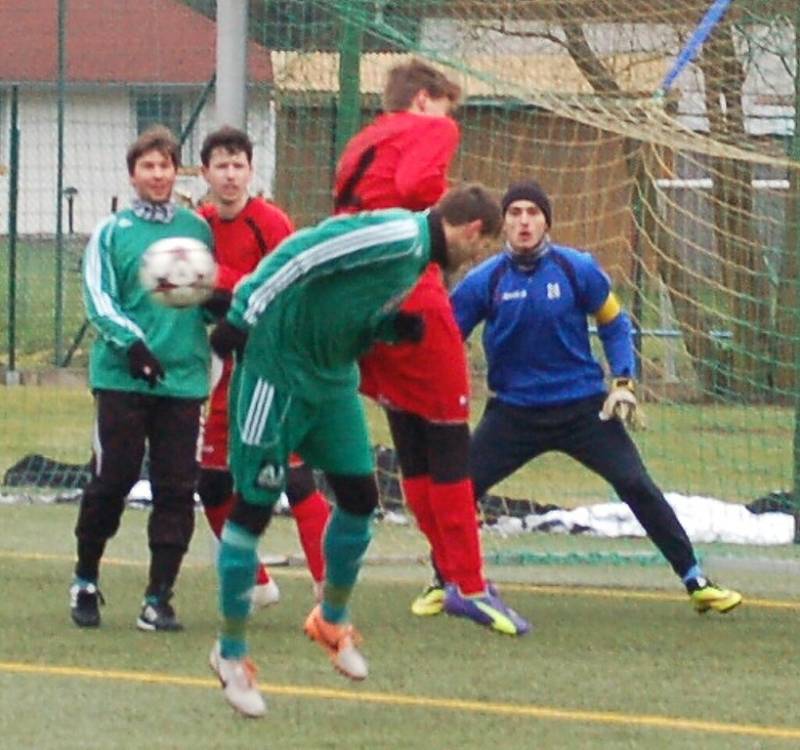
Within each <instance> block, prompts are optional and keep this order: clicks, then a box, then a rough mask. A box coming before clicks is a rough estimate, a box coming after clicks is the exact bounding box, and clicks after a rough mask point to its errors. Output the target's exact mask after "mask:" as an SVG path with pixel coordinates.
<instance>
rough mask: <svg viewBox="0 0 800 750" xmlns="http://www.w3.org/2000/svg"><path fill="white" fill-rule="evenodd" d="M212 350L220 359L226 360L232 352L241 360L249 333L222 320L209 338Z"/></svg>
mask: <svg viewBox="0 0 800 750" xmlns="http://www.w3.org/2000/svg"><path fill="white" fill-rule="evenodd" d="M208 340H209V343H210V344H211V348H212V349H213V350H214V354H216V355H217V356H218V357H219V358H220V359H225V358H226V357H227V356H228V355H229V354H230V353H231V352H236V356H237V357H238V358H241V356H242V352H243V351H244V345H245V344H246V343H247V331H243V330H242V329H241V328H237V327H236V326H235V325H233V323H229V322H228V321H227V320H220V322H219V323H217V325H216V326H214V330H213V331H211V335H210V336H209V337H208Z"/></svg>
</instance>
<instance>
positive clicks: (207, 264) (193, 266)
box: [139, 237, 217, 307]
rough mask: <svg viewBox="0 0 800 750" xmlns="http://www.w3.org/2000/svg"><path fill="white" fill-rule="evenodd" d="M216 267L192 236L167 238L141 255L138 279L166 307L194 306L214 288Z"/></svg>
mask: <svg viewBox="0 0 800 750" xmlns="http://www.w3.org/2000/svg"><path fill="white" fill-rule="evenodd" d="M216 275H217V265H216V263H215V262H214V256H213V255H212V254H211V251H210V250H209V249H208V247H207V246H206V244H205V243H204V242H201V241H200V240H196V239H194V238H193V237H167V238H166V239H163V240H158V241H157V242H154V243H153V244H152V245H150V247H148V248H147V250H145V251H144V254H143V255H142V260H141V265H140V266H139V279H140V281H141V282H142V286H143V287H144V288H145V289H146V290H147V291H148V292H150V294H151V295H152V297H153V299H155V300H156V301H157V302H159V303H161V304H162V305H166V306H167V307H192V306H193V305H199V304H202V303H203V302H205V301H206V300H207V299H208V298H209V297H210V296H211V292H212V290H213V289H214V280H215V278H216Z"/></svg>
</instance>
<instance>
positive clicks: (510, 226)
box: [501, 180, 553, 253]
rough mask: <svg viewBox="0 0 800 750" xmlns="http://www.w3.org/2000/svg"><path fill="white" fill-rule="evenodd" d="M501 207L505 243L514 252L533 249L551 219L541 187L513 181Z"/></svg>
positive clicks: (547, 227)
mask: <svg viewBox="0 0 800 750" xmlns="http://www.w3.org/2000/svg"><path fill="white" fill-rule="evenodd" d="M501 206H502V208H503V226H504V229H505V233H506V240H507V241H508V244H509V245H511V247H512V248H513V249H514V251H516V252H518V253H526V252H532V251H533V250H535V249H536V248H537V247H538V246H539V243H540V242H541V241H542V239H543V237H544V236H545V234H547V230H548V229H550V224H551V223H552V220H553V210H552V208H551V206H550V199H549V198H548V197H547V193H546V192H545V190H544V188H543V187H542V186H541V185H540V184H539V183H538V182H534V181H533V180H527V181H525V182H515V183H514V184H513V185H511V186H510V187H509V188H508V190H506V193H505V195H504V196H503V200H502V201H501Z"/></svg>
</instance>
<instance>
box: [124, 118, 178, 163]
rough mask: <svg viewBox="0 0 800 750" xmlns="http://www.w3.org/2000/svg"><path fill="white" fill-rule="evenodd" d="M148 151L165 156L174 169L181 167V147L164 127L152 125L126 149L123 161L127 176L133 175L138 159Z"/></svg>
mask: <svg viewBox="0 0 800 750" xmlns="http://www.w3.org/2000/svg"><path fill="white" fill-rule="evenodd" d="M148 151H158V152H159V153H161V154H162V155H164V156H166V157H167V158H168V159H170V160H171V161H172V165H173V166H174V167H175V169H177V168H178V167H179V166H180V165H181V147H180V144H179V143H178V140H177V139H176V138H175V136H174V135H173V134H172V131H171V130H170V129H169V128H167V127H165V126H164V125H152V126H150V127H149V128H147V130H145V131H144V132H143V133H142V134H141V135H140V136H139V137H138V138H137V139H136V140H135V141H134V142H133V143H131V145H130V146H129V147H128V153H127V154H126V155H125V160H126V161H127V163H128V174H129V175H132V174H133V170H134V168H135V167H136V162H137V161H138V160H139V158H140V157H141V156H142V155H143V154H146V153H147V152H148Z"/></svg>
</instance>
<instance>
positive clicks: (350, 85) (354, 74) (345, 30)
mask: <svg viewBox="0 0 800 750" xmlns="http://www.w3.org/2000/svg"><path fill="white" fill-rule="evenodd" d="M362 2H363V0H350V2H349V3H348V4H347V5H346V6H341V7H342V8H343V10H342V14H341V16H340V23H341V26H340V32H339V101H338V103H337V104H338V106H337V108H336V140H335V149H336V158H337V159H338V158H339V156H340V155H341V153H342V151H343V150H344V147H345V146H346V145H347V142H348V141H349V140H350V139H351V138H352V137H353V136H354V135H355V134H356V132H357V131H358V129H359V128H360V127H361V45H362V37H363V33H362V27H361V24H359V23H358V22H357V21H356V20H355V18H354V16H355V15H356V14H354V13H353V11H354V9H355V8H356V7H357V6H360V5H361V4H362Z"/></svg>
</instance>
